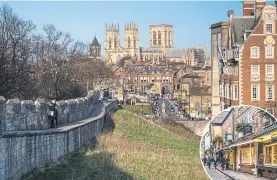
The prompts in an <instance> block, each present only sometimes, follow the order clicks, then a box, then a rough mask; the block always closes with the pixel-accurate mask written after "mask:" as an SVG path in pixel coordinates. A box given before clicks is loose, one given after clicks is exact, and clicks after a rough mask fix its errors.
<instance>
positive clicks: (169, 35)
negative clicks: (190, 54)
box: [168, 31, 171, 47]
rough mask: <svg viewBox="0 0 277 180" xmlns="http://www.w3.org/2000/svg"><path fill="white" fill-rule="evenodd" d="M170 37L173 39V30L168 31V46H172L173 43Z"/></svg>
mask: <svg viewBox="0 0 277 180" xmlns="http://www.w3.org/2000/svg"><path fill="white" fill-rule="evenodd" d="M170 39H171V32H170V31H169V32H168V46H169V47H171V43H170Z"/></svg>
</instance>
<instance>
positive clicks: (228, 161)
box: [226, 156, 230, 170]
mask: <svg viewBox="0 0 277 180" xmlns="http://www.w3.org/2000/svg"><path fill="white" fill-rule="evenodd" d="M229 165H230V158H229V156H228V157H227V159H226V170H227V169H229Z"/></svg>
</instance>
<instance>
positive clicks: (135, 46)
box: [134, 38, 137, 48]
mask: <svg viewBox="0 0 277 180" xmlns="http://www.w3.org/2000/svg"><path fill="white" fill-rule="evenodd" d="M136 41H137V40H136V38H135V39H134V48H137V45H136Z"/></svg>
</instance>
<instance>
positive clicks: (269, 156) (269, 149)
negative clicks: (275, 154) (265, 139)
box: [264, 146, 272, 164]
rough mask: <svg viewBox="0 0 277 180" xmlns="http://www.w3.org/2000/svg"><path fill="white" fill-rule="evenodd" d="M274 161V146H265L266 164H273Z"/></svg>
mask: <svg viewBox="0 0 277 180" xmlns="http://www.w3.org/2000/svg"><path fill="white" fill-rule="evenodd" d="M271 162H272V146H268V147H265V159H264V163H265V164H271Z"/></svg>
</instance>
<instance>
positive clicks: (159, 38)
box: [158, 31, 161, 45]
mask: <svg viewBox="0 0 277 180" xmlns="http://www.w3.org/2000/svg"><path fill="white" fill-rule="evenodd" d="M158 45H161V32H160V31H158Z"/></svg>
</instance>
